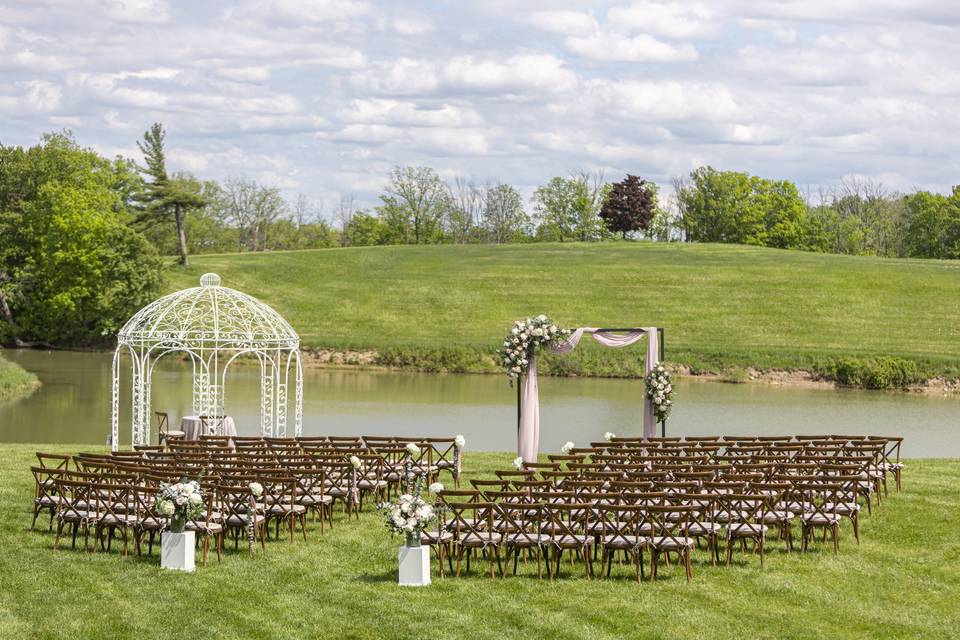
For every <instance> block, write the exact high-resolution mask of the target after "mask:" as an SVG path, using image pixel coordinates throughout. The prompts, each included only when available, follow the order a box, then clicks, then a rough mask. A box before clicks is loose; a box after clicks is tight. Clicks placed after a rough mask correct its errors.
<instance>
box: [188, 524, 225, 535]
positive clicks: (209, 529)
mask: <svg viewBox="0 0 960 640" xmlns="http://www.w3.org/2000/svg"><path fill="white" fill-rule="evenodd" d="M185 529H186V530H187V531H196V532H197V533H202V534H206V535H209V536H213V535H216V534H218V533H220V532H221V531H223V525H222V524H218V523H216V522H209V523H206V524H204V523H203V522H188V523H187V525H186V527H185Z"/></svg>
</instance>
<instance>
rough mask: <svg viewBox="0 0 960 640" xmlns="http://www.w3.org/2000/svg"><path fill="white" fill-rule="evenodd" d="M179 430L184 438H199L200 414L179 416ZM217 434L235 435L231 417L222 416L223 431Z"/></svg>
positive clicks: (235, 430)
mask: <svg viewBox="0 0 960 640" xmlns="http://www.w3.org/2000/svg"><path fill="white" fill-rule="evenodd" d="M208 422H210V421H208ZM180 430H181V431H183V434H184V439H185V440H199V439H200V435H201V433H200V416H183V417H182V418H180ZM204 435H206V434H204ZM217 435H221V436H230V437H233V436H235V435H237V427H236V425H234V424H233V418H231V417H230V416H224V418H223V433H219V434H217Z"/></svg>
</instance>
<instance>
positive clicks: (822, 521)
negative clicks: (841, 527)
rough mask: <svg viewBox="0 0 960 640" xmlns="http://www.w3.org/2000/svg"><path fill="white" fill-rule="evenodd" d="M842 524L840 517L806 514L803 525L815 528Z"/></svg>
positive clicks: (828, 514)
mask: <svg viewBox="0 0 960 640" xmlns="http://www.w3.org/2000/svg"><path fill="white" fill-rule="evenodd" d="M839 522H840V516H838V515H834V514H832V513H805V514H803V524H806V525H814V526H831V525H835V524H838V523H839Z"/></svg>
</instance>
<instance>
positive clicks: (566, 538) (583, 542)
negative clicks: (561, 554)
mask: <svg viewBox="0 0 960 640" xmlns="http://www.w3.org/2000/svg"><path fill="white" fill-rule="evenodd" d="M547 537H548V538H549V539H550V542H551V543H553V544H554V545H555V546H557V547H562V548H567V547H569V548H578V547H587V546H590V545H592V544H593V543H594V538H593V537H592V536H581V535H572V534H566V535H560V536H547Z"/></svg>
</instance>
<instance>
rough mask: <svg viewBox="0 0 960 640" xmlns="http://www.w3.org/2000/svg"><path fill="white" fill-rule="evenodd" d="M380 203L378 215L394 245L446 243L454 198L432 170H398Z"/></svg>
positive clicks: (421, 168)
mask: <svg viewBox="0 0 960 640" xmlns="http://www.w3.org/2000/svg"><path fill="white" fill-rule="evenodd" d="M380 201H381V203H382V204H381V205H380V206H379V207H377V212H378V213H379V214H380V219H381V221H382V222H383V224H384V225H385V226H386V229H387V234H388V235H389V237H390V239H391V240H392V241H393V242H398V243H401V244H431V243H435V242H439V241H441V240H442V238H443V224H442V223H443V220H444V217H445V214H446V212H447V210H448V209H449V207H450V195H449V191H448V189H447V185H446V184H444V182H443V180H442V179H441V178H440V176H438V175H437V172H436V171H434V170H433V169H431V168H430V167H394V168H393V171H391V172H390V183H389V184H388V185H387V187H386V188H385V190H384V193H383V194H382V195H381V196H380Z"/></svg>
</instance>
